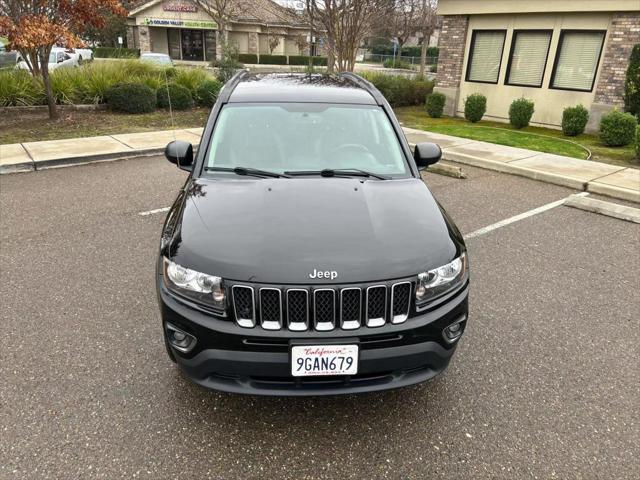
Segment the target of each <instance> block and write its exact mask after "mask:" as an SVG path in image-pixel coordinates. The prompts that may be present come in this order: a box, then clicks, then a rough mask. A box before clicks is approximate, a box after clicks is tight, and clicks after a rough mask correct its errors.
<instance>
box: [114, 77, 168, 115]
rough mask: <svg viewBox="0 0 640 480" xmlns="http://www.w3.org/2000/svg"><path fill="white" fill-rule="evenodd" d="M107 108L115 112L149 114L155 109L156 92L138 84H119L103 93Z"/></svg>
mask: <svg viewBox="0 0 640 480" xmlns="http://www.w3.org/2000/svg"><path fill="white" fill-rule="evenodd" d="M105 99H106V101H107V104H108V105H109V108H111V109H112V110H115V111H116V112H126V113H149V112H153V111H154V110H155V108H156V92H154V91H153V90H151V89H150V88H149V87H147V86H146V85H142V84H139V83H119V84H117V85H114V86H112V87H110V88H109V89H108V90H107V91H106V93H105Z"/></svg>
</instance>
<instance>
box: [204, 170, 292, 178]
mask: <svg viewBox="0 0 640 480" xmlns="http://www.w3.org/2000/svg"><path fill="white" fill-rule="evenodd" d="M204 169H205V170H206V171H208V172H211V171H213V172H232V173H235V174H236V175H247V176H251V177H269V178H291V177H290V176H289V175H286V174H283V173H277V172H269V171H267V170H260V169H258V168H249V167H234V168H229V167H204Z"/></svg>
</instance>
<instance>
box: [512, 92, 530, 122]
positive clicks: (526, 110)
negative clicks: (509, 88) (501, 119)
mask: <svg viewBox="0 0 640 480" xmlns="http://www.w3.org/2000/svg"><path fill="white" fill-rule="evenodd" d="M533 112H534V103H533V102H532V101H531V100H527V99H526V98H518V99H517V100H514V101H513V102H511V106H510V107H509V122H510V123H511V125H513V126H514V127H515V128H524V127H528V126H529V122H530V121H531V117H532V116H533Z"/></svg>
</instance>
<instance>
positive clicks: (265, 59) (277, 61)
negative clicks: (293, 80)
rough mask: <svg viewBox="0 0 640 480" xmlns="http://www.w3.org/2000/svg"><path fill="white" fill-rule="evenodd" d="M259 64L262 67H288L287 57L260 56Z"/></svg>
mask: <svg viewBox="0 0 640 480" xmlns="http://www.w3.org/2000/svg"><path fill="white" fill-rule="evenodd" d="M258 63H260V64H261V65H286V64H287V56H286V55H260V58H258Z"/></svg>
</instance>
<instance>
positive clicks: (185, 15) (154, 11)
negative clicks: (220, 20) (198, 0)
mask: <svg viewBox="0 0 640 480" xmlns="http://www.w3.org/2000/svg"><path fill="white" fill-rule="evenodd" d="M146 18H158V19H166V20H195V21H209V22H213V19H212V18H211V17H210V16H209V15H207V14H206V13H205V12H204V11H202V9H201V8H199V7H198V11H197V12H165V11H164V10H163V9H162V2H160V3H157V4H156V5H152V6H151V7H149V8H147V9H146V10H144V11H141V12H140V13H138V14H137V15H136V17H135V22H136V25H144V23H145V19H146Z"/></svg>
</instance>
